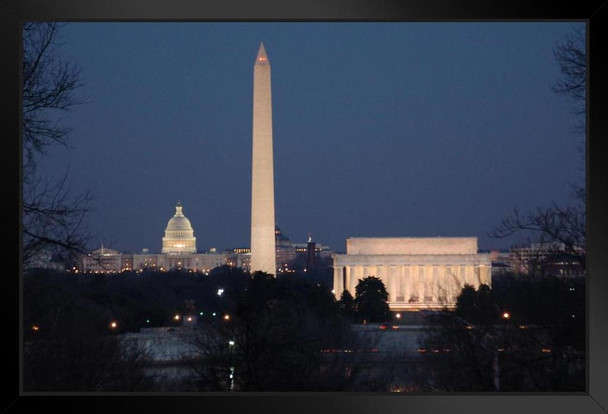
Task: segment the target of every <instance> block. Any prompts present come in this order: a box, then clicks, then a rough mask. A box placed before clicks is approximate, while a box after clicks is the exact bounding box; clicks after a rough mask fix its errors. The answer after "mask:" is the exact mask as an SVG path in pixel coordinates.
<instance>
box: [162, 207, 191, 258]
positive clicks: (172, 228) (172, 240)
mask: <svg viewBox="0 0 608 414" xmlns="http://www.w3.org/2000/svg"><path fill="white" fill-rule="evenodd" d="M162 252H163V253H168V254H179V253H196V237H194V230H193V229H192V225H191V224H190V220H188V218H187V217H186V216H184V213H183V212H182V204H181V202H179V201H178V202H177V205H176V206H175V215H174V216H173V217H171V218H170V219H169V222H168V223H167V228H166V229H165V237H163V249H162Z"/></svg>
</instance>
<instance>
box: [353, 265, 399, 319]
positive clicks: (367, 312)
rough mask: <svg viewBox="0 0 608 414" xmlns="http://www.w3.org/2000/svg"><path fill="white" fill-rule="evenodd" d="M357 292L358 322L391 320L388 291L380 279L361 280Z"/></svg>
mask: <svg viewBox="0 0 608 414" xmlns="http://www.w3.org/2000/svg"><path fill="white" fill-rule="evenodd" d="M355 292H356V293H355V308H356V310H357V311H356V316H357V320H358V321H360V322H361V321H366V322H386V321H389V320H390V319H391V313H390V309H389V307H388V291H387V290H386V286H384V283H383V282H382V280H381V279H380V278H377V277H375V276H368V277H365V278H363V279H360V280H359V283H358V284H357V286H356V287H355Z"/></svg>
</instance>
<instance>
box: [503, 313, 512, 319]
mask: <svg viewBox="0 0 608 414" xmlns="http://www.w3.org/2000/svg"><path fill="white" fill-rule="evenodd" d="M510 317H511V314H510V313H509V312H504V313H503V314H502V318H503V319H509V318H510Z"/></svg>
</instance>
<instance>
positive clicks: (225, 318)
mask: <svg viewBox="0 0 608 414" xmlns="http://www.w3.org/2000/svg"><path fill="white" fill-rule="evenodd" d="M224 320H225V321H226V322H228V321H229V320H230V315H228V314H225V315H224Z"/></svg>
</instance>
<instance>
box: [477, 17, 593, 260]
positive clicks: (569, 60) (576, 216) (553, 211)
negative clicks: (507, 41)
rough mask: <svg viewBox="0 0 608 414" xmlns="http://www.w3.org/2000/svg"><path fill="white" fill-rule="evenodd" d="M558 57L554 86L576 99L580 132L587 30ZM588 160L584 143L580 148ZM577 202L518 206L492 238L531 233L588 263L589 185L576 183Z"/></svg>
mask: <svg viewBox="0 0 608 414" xmlns="http://www.w3.org/2000/svg"><path fill="white" fill-rule="evenodd" d="M554 56H555V60H556V61H557V63H558V64H559V66H560V70H561V76H560V77H559V78H558V79H557V81H556V82H555V83H554V84H553V85H552V89H553V91H554V92H555V93H558V94H560V95H564V96H566V97H568V98H569V99H570V100H571V102H572V113H573V114H575V115H576V116H577V117H578V119H579V121H580V122H579V123H578V124H577V127H576V128H575V132H576V133H579V134H580V133H584V131H585V116H584V115H585V111H586V86H587V55H586V49H585V32H584V29H577V30H574V31H573V32H572V33H571V34H570V35H569V36H567V37H566V39H565V40H564V41H563V42H561V43H560V44H558V45H557V46H556V47H555V49H554ZM580 149H581V152H582V154H583V159H584V154H585V153H584V146H583V147H581V148H580ZM571 185H572V190H573V191H572V193H573V198H574V202H573V203H572V204H571V205H567V206H560V205H557V204H555V203H553V204H552V205H550V206H548V207H538V208H536V210H534V211H532V212H529V213H521V212H520V211H519V210H518V209H514V211H513V213H512V214H511V215H510V216H508V217H507V218H505V219H504V220H503V221H502V222H501V223H500V225H499V226H497V227H496V228H495V229H494V230H493V231H491V232H489V236H490V237H494V238H505V237H508V236H511V235H513V234H515V233H517V232H529V233H532V234H536V235H538V236H539V239H540V240H541V241H542V242H559V243H563V244H564V245H565V247H566V252H567V253H569V254H572V255H574V256H576V257H577V258H578V259H579V260H580V262H581V264H582V265H583V266H584V264H585V261H584V258H585V242H586V214H585V212H586V211H585V186H584V183H583V184H578V183H576V182H574V183H572V184H571Z"/></svg>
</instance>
